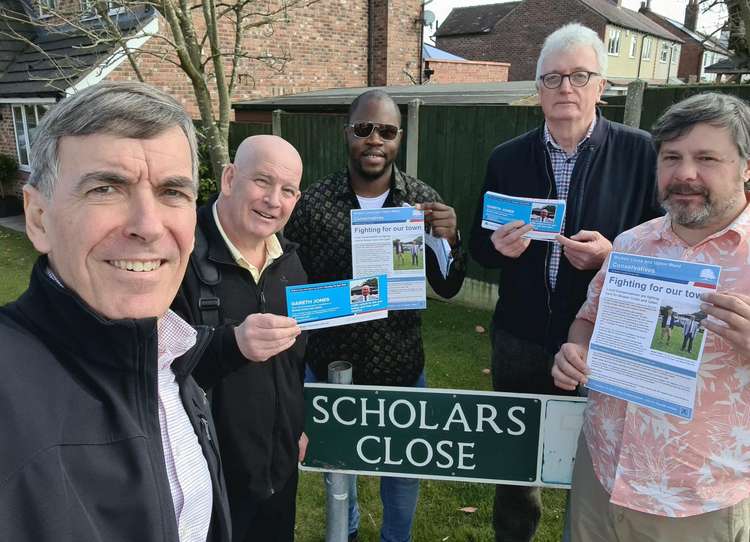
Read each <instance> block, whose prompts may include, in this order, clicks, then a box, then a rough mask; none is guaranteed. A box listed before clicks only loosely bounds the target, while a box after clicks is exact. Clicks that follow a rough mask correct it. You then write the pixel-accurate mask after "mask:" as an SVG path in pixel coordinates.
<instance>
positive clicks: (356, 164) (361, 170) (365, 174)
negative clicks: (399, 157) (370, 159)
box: [351, 157, 393, 182]
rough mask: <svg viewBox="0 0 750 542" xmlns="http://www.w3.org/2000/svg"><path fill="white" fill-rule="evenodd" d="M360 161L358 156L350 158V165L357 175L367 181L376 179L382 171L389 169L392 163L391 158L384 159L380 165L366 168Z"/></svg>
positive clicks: (360, 158)
mask: <svg viewBox="0 0 750 542" xmlns="http://www.w3.org/2000/svg"><path fill="white" fill-rule="evenodd" d="M362 162H363V160H362V157H358V158H356V159H353V160H351V165H352V167H353V168H354V170H355V171H356V172H357V173H358V174H359V176H360V177H361V178H362V179H363V180H364V181H368V182H371V181H376V180H378V179H379V178H380V177H381V176H382V175H383V174H384V173H386V172H387V171H390V168H391V165H393V160H386V161H385V163H384V164H383V166H382V167H378V168H368V167H365V166H364V165H363V163H362Z"/></svg>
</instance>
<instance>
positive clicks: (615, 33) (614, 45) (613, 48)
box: [607, 28, 622, 56]
mask: <svg viewBox="0 0 750 542" xmlns="http://www.w3.org/2000/svg"><path fill="white" fill-rule="evenodd" d="M621 33H622V31H621V30H620V29H619V28H613V29H612V30H611V31H610V33H609V43H608V44H607V54H608V55H609V56H620V36H621Z"/></svg>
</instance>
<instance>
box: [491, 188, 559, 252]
mask: <svg viewBox="0 0 750 542" xmlns="http://www.w3.org/2000/svg"><path fill="white" fill-rule="evenodd" d="M515 220H522V221H523V222H524V223H525V224H531V225H532V226H533V227H534V229H533V230H531V231H530V232H529V233H527V234H526V235H524V237H527V238H529V239H536V240H539V241H554V240H555V236H556V235H558V234H559V233H560V232H561V231H562V228H563V220H565V200H564V199H531V198H517V197H514V196H506V195H504V194H498V193H496V192H485V194H484V203H483V204H482V227H483V228H486V229H488V230H496V229H498V228H499V227H500V226H502V225H503V224H507V223H508V222H513V221H515Z"/></svg>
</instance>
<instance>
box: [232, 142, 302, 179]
mask: <svg viewBox="0 0 750 542" xmlns="http://www.w3.org/2000/svg"><path fill="white" fill-rule="evenodd" d="M264 160H266V161H269V162H271V163H275V164H277V165H279V166H281V167H283V168H285V169H287V170H289V172H290V173H294V174H296V175H297V176H298V177H299V178H300V179H301V178H302V158H301V157H300V155H299V153H298V152H297V149H295V148H294V147H293V146H292V144H291V143H289V142H288V141H287V140H286V139H282V138H280V137H279V136H275V135H256V136H251V137H248V138H246V139H245V140H244V141H243V142H242V143H240V146H239V147H237V153H236V154H235V155H234V166H235V168H237V169H238V170H243V169H245V168H251V167H252V166H253V165H254V164H255V163H256V162H258V161H264Z"/></svg>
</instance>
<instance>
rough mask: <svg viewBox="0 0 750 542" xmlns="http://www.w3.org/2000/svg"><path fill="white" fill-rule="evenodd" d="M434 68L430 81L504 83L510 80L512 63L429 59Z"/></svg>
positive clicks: (427, 63) (428, 66)
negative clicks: (509, 71)
mask: <svg viewBox="0 0 750 542" xmlns="http://www.w3.org/2000/svg"><path fill="white" fill-rule="evenodd" d="M425 68H426V69H428V70H433V73H432V75H430V83H502V82H505V81H507V80H508V69H509V68H510V64H508V63H505V62H478V61H461V60H427V61H426V62H425Z"/></svg>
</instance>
